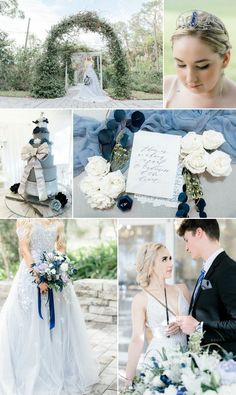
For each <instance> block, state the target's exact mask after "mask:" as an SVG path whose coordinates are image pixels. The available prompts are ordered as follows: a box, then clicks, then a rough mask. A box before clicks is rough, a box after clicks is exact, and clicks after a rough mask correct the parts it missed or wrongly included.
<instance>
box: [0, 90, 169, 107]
mask: <svg viewBox="0 0 236 395" xmlns="http://www.w3.org/2000/svg"><path fill="white" fill-rule="evenodd" d="M76 95H78V88H77V87H71V88H70V89H69V90H68V92H67V95H66V96H64V97H58V98H56V99H34V98H31V97H5V96H0V108H134V109H136V108H162V101H161V100H114V99H111V100H109V101H107V102H97V103H93V102H86V101H79V100H76V99H75V96H76Z"/></svg>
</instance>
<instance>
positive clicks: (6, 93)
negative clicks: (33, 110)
mask: <svg viewBox="0 0 236 395" xmlns="http://www.w3.org/2000/svg"><path fill="white" fill-rule="evenodd" d="M0 96H7V97H30V92H28V91H0Z"/></svg>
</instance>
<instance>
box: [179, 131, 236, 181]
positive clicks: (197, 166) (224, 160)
mask: <svg viewBox="0 0 236 395" xmlns="http://www.w3.org/2000/svg"><path fill="white" fill-rule="evenodd" d="M224 142H225V139H224V137H223V135H222V134H221V133H220V132H216V131H215V130H207V131H205V132H203V134H202V135H199V134H197V133H195V132H189V133H188V134H186V136H184V137H183V138H182V140H181V157H182V159H183V165H184V167H186V169H187V170H189V171H190V172H191V173H192V174H201V173H204V172H205V171H207V172H208V173H209V174H211V175H212V176H214V177H224V176H228V175H229V174H230V173H231V171H232V167H231V158H230V156H229V155H228V154H226V153H224V152H222V151H218V150H217V148H219V147H220V146H221V145H222V144H223V143H224Z"/></svg>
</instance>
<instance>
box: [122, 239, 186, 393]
mask: <svg viewBox="0 0 236 395" xmlns="http://www.w3.org/2000/svg"><path fill="white" fill-rule="evenodd" d="M136 269H137V281H138V283H139V285H140V286H141V287H142V291H141V292H139V293H138V294H137V295H136V296H135V297H134V299H133V303H132V323H133V331H132V338H131V341H130V344H129V351H128V363H127V367H126V380H127V385H129V384H130V383H131V382H132V380H133V378H134V376H135V374H136V369H137V366H138V362H139V359H140V356H141V352H142V349H143V346H144V333H145V326H147V327H149V328H150V330H151V333H152V340H151V342H150V344H149V346H148V348H147V350H146V353H145V358H144V367H145V366H148V365H150V364H152V357H155V358H156V359H157V360H160V359H161V356H160V353H161V352H162V348H163V347H164V348H165V349H173V348H175V347H176V346H177V345H180V346H182V347H186V346H187V338H186V335H185V334H183V332H182V331H181V330H180V328H179V326H178V324H177V323H176V322H175V317H176V316H178V315H187V314H188V308H189V303H190V294H189V291H188V289H187V287H186V286H185V284H174V285H165V287H166V293H167V305H168V315H169V325H167V313H166V303H165V293H164V284H165V279H167V278H170V277H171V273H172V269H173V264H172V258H171V256H170V253H169V251H168V250H167V248H166V247H165V246H164V245H162V244H158V243H147V244H144V245H143V246H142V247H141V249H140V251H139V254H138V257H137V265H136Z"/></svg>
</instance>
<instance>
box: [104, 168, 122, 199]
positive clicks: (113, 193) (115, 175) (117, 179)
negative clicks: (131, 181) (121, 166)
mask: <svg viewBox="0 0 236 395" xmlns="http://www.w3.org/2000/svg"><path fill="white" fill-rule="evenodd" d="M100 187H101V192H103V193H104V194H105V195H107V196H109V197H111V198H117V196H119V195H120V194H121V193H122V192H124V191H125V176H124V175H123V174H122V173H121V171H120V170H117V171H114V172H112V173H109V174H107V175H106V176H105V177H104V178H103V179H102V180H101V184H100Z"/></svg>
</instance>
